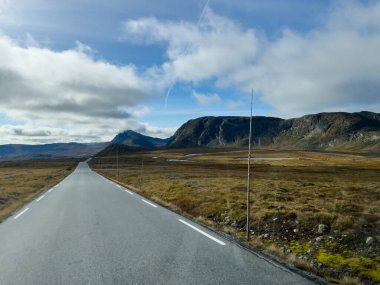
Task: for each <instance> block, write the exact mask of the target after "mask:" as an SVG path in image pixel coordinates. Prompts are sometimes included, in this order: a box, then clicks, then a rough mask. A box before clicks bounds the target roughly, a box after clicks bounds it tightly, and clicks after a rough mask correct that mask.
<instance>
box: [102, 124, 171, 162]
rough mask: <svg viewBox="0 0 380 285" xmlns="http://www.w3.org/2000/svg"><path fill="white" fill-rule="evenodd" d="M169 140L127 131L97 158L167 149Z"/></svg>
mask: <svg viewBox="0 0 380 285" xmlns="http://www.w3.org/2000/svg"><path fill="white" fill-rule="evenodd" d="M168 140H169V139H160V138H154V137H150V136H145V135H142V134H140V133H138V132H135V131H132V130H127V131H124V132H122V133H119V134H117V135H116V136H115V138H114V139H113V140H112V141H111V142H110V143H109V145H108V146H107V147H106V148H105V149H103V150H101V151H100V152H99V153H98V154H97V156H108V155H115V154H116V153H125V152H133V151H139V150H144V149H152V148H158V147H166V145H167V142H168Z"/></svg>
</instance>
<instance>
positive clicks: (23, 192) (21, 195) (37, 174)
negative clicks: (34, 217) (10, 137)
mask: <svg viewBox="0 0 380 285" xmlns="http://www.w3.org/2000/svg"><path fill="white" fill-rule="evenodd" d="M77 163H78V160H76V159H59V160H27V161H4V162H0V222H1V221H3V220H4V219H6V218H7V217H8V216H10V215H11V214H12V213H13V212H14V211H16V210H17V209H18V208H20V207H21V206H22V205H24V204H26V203H28V202H29V201H31V200H32V199H33V198H34V197H36V196H38V195H39V194H40V193H41V192H43V191H45V190H47V189H49V188H51V187H52V186H54V185H55V184H57V183H58V182H60V181H61V180H62V179H63V178H65V177H66V176H67V175H68V174H70V173H71V172H72V171H73V170H74V168H75V166H76V165H77Z"/></svg>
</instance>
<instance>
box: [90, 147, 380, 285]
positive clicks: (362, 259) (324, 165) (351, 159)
mask: <svg viewBox="0 0 380 285" xmlns="http://www.w3.org/2000/svg"><path fill="white" fill-rule="evenodd" d="M188 154H197V155H193V156H188ZM253 156H254V157H277V158H280V157H283V158H289V157H291V158H294V159H292V160H276V161H270V160H260V161H259V160H257V161H253V162H252V166H253V167H252V177H253V179H252V186H251V189H252V192H251V193H252V194H251V221H252V224H251V230H252V237H253V238H252V241H251V242H250V245H251V246H254V247H256V248H262V249H263V250H266V251H267V252H270V253H272V254H274V255H277V256H279V257H281V258H284V259H286V260H288V261H289V262H292V263H293V264H295V265H296V266H298V267H301V268H304V269H306V270H309V271H313V272H316V273H317V274H320V275H322V276H325V277H329V278H332V280H340V282H341V283H342V284H350V282H353V280H356V278H359V279H360V280H365V281H366V282H380V276H379V270H380V268H379V240H380V158H379V157H366V156H360V155H347V154H336V153H322V152H304V151H281V150H265V149H261V150H255V151H254V152H253ZM244 157H246V151H243V150H236V149H172V150H155V151H150V152H135V153H130V154H126V155H123V156H120V157H119V159H118V164H119V171H117V170H116V168H117V167H116V157H112V156H109V157H101V158H94V159H93V160H92V161H91V163H90V164H91V166H92V168H93V169H95V170H96V171H98V172H100V173H102V174H103V175H105V176H108V177H109V178H112V179H114V180H117V181H119V182H121V183H123V184H125V185H128V186H129V187H131V188H132V189H133V190H134V191H136V192H138V193H140V194H141V195H143V196H146V197H148V198H150V199H152V200H154V201H156V202H158V203H161V204H163V205H165V206H167V207H170V208H172V209H174V210H175V211H177V212H180V213H182V214H185V215H189V216H192V217H194V218H196V219H198V220H199V221H202V222H204V223H206V224H208V225H210V226H213V227H214V228H217V229H218V230H223V231H225V232H227V233H229V234H231V235H234V236H235V237H237V238H239V239H241V240H243V239H244V231H245V223H246V212H245V211H246V175H247V166H246V163H247V161H246V160H244V159H242V158H244ZM169 159H178V160H186V161H168V160H169ZM319 224H324V225H326V226H327V231H326V232H324V233H318V225H319ZM368 237H372V238H373V239H374V242H373V243H372V244H371V245H366V239H367V238H368ZM348 251H349V254H347V252H348ZM343 253H344V254H346V255H345V256H346V258H351V259H350V260H351V261H350V262H348V261H347V262H345V261H342V262H343V263H342V264H341V266H332V263H333V262H332V261H331V260H334V258H335V259H336V257H337V255H339V254H340V255H342V254H343ZM342 256H343V255H342ZM369 260H370V261H371V262H369Z"/></svg>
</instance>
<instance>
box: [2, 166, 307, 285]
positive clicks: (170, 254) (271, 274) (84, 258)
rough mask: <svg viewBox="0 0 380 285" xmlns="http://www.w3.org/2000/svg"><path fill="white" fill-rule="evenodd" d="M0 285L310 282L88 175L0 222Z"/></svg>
mask: <svg viewBox="0 0 380 285" xmlns="http://www.w3.org/2000/svg"><path fill="white" fill-rule="evenodd" d="M0 284H2V285H6V284H12V285H13V284H15V285H17V284H28V285H29V284H75V285H78V284H176V285H177V284H260V285H263V284H305V285H306V284H314V283H313V282H311V281H310V280H308V279H305V278H304V277H301V276H300V275H298V274H296V273H293V272H291V271H289V270H288V269H286V268H284V267H282V266H281V265H277V264H274V263H273V262H270V261H267V260H265V259H264V258H262V257H259V256H256V255H255V254H252V253H251V252H249V251H247V250H244V249H242V248H240V247H239V246H237V245H236V244H234V243H231V242H229V241H227V240H225V239H223V238H222V237H221V236H219V235H217V234H215V233H213V232H211V231H209V230H207V229H205V228H203V227H202V226H200V225H198V224H196V223H194V222H191V221H189V220H187V219H185V218H183V217H182V216H179V215H177V214H175V213H173V212H171V211H169V210H167V209H165V208H162V207H160V206H158V205H156V204H154V203H153V202H151V201H149V200H147V199H143V198H142V197H141V196H139V195H137V194H135V193H133V192H131V191H129V190H128V189H125V188H123V187H120V186H118V185H116V184H114V183H113V182H111V181H109V180H107V179H105V178H103V177H102V176H100V175H98V174H97V173H95V172H93V171H91V169H90V168H89V167H88V165H87V164H86V163H84V162H82V163H80V164H79V166H78V167H77V169H76V170H75V171H74V172H73V173H72V174H71V175H70V176H68V177H67V178H66V179H65V180H64V181H62V182H61V183H60V184H59V185H57V186H56V187H54V188H52V189H50V190H49V191H47V192H45V193H44V194H43V195H41V196H39V197H38V198H36V199H35V200H34V201H33V202H31V203H29V204H28V205H26V206H25V207H23V208H22V209H20V210H19V211H17V212H16V213H15V214H14V215H13V216H11V217H10V218H8V219H7V220H6V221H5V222H3V223H2V224H0Z"/></svg>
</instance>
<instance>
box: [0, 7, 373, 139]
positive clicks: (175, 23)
mask: <svg viewBox="0 0 380 285" xmlns="http://www.w3.org/2000/svg"><path fill="white" fill-rule="evenodd" d="M379 51H380V1H375V0H374V1H370V0H366V1H364V0H363V1H359V0H357V1H354V0H336V1H328V0H308V1H304V0H292V1H290V0H265V1H264V0H260V1H258V0H250V1H247V0H234V1H230V0H182V1H178V0H160V1H154V0H150V1H148V0H139V1H132V0H108V1H104V0H55V1H50V0H0V144H8V143H25V144H41V143H53V142H73V141H75V142H86V143H90V142H101V141H109V140H111V139H112V138H113V137H114V136H115V135H116V134H117V133H118V132H120V131H123V130H127V129H132V130H135V131H138V132H141V133H143V134H146V135H151V136H155V137H163V138H164V137H169V136H171V135H173V133H174V132H175V130H176V129H177V128H178V127H179V126H181V125H182V124H183V123H184V122H186V121H187V120H189V119H193V118H197V117H201V116H222V115H223V116H247V115H249V110H250V96H251V93H252V92H253V97H254V99H253V111H254V115H262V116H273V117H281V118H294V117H299V116H303V115H305V114H311V113H318V112H336V111H345V112H357V111H363V110H366V111H373V112H379V110H380V56H379V54H380V53H379Z"/></svg>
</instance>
